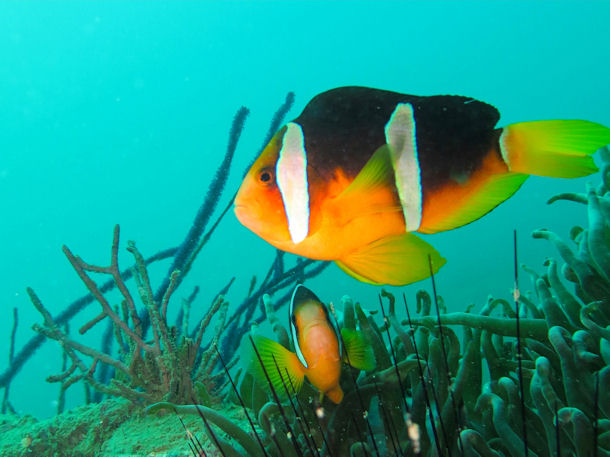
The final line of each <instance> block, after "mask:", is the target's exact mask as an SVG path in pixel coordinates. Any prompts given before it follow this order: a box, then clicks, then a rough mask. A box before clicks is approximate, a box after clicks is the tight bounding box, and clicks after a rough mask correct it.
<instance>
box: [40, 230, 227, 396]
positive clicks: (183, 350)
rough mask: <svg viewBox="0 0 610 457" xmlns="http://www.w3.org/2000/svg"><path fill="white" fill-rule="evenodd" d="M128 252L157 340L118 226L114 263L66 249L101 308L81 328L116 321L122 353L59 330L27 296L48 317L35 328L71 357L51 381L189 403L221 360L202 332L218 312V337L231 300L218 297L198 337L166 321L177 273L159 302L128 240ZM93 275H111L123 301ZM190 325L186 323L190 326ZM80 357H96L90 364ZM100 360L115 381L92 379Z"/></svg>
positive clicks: (208, 383) (209, 380)
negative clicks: (116, 302) (131, 283)
mask: <svg viewBox="0 0 610 457" xmlns="http://www.w3.org/2000/svg"><path fill="white" fill-rule="evenodd" d="M128 246H129V247H128V248H127V249H128V251H130V252H131V253H132V254H133V256H134V259H135V264H136V267H135V271H134V278H135V280H136V284H137V288H138V295H139V298H140V301H141V303H142V305H143V307H144V309H145V310H146V312H147V313H148V316H149V320H150V322H151V327H152V335H153V340H152V342H147V341H146V340H145V339H144V335H143V330H142V325H141V320H140V317H139V314H138V309H139V308H140V307H139V306H137V300H136V299H135V298H134V297H133V295H132V293H131V292H130V290H129V288H128V287H127V285H126V283H125V281H124V280H123V278H122V277H121V275H120V269H119V263H118V249H119V227H118V226H116V227H115V230H114V237H113V242H112V249H111V260H110V265H109V266H107V267H99V266H95V265H91V264H88V263H86V262H84V261H83V260H82V259H81V258H80V257H76V256H74V255H73V254H72V252H71V251H70V250H69V249H68V248H67V247H65V246H64V253H65V254H66V256H67V257H68V260H69V261H70V263H71V264H72V266H73V267H74V269H75V270H76V272H77V273H78V275H79V277H80V278H81V279H82V281H83V282H84V283H85V285H86V286H87V288H88V289H89V291H90V292H91V294H92V295H93V296H94V297H95V298H96V300H97V301H98V302H99V304H100V306H101V308H102V310H101V312H100V314H98V315H97V316H96V317H95V318H93V319H92V320H91V321H90V322H88V323H86V324H85V325H83V326H82V327H81V328H80V333H81V334H84V333H86V332H87V331H88V330H90V329H91V328H93V327H94V326H95V325H96V324H98V323H100V322H102V321H103V320H105V319H109V320H110V321H111V322H112V325H113V331H114V337H115V340H116V343H117V346H118V348H119V351H118V352H119V355H118V357H113V356H112V355H110V354H107V353H104V352H101V351H99V350H97V349H94V348H91V347H88V346H85V345H83V344H81V343H79V342H77V341H74V340H72V339H70V338H69V337H68V336H67V335H66V334H65V333H64V332H63V331H62V330H60V329H59V328H58V326H57V325H56V323H55V322H54V320H53V318H52V317H51V315H50V314H49V312H48V311H47V310H46V309H45V307H44V306H43V305H42V303H41V301H40V299H39V298H38V297H37V296H36V294H35V293H34V291H33V290H32V289H28V294H29V295H30V298H31V299H32V302H33V303H34V305H35V306H36V308H37V309H38V311H40V313H41V314H42V316H43V318H44V324H43V325H42V326H40V325H35V326H34V330H36V331H38V332H40V333H42V334H44V335H45V336H46V337H48V338H51V339H54V340H57V341H58V342H59V343H60V344H61V345H62V347H63V349H64V351H65V353H66V354H67V355H68V357H69V358H70V361H71V365H70V367H69V368H68V369H67V370H66V371H65V372H64V373H62V374H60V375H58V376H53V377H51V378H49V381H55V382H61V383H62V389H64V390H65V389H66V388H67V387H68V386H70V385H72V384H74V383H75V382H76V381H79V380H84V381H86V382H87V383H88V384H90V385H91V386H92V387H93V388H95V389H96V390H98V391H100V392H103V393H105V394H108V395H113V396H123V397H126V398H129V399H131V400H137V399H144V400H146V401H148V402H154V401H161V400H168V401H172V402H176V403H181V404H182V403H186V402H190V401H192V399H193V398H198V399H199V401H204V398H201V395H196V392H195V390H194V386H195V385H196V384H197V383H201V385H203V386H208V387H209V386H212V385H213V381H214V379H213V377H212V374H211V371H212V368H213V366H214V364H215V362H216V354H213V353H210V352H203V353H201V348H202V341H203V336H204V333H205V331H206V328H207V327H208V325H209V324H210V321H211V319H212V317H213V316H214V315H217V316H218V324H217V328H216V332H215V334H214V336H213V339H212V341H213V342H214V343H215V342H216V341H218V338H219V336H220V332H221V331H222V328H223V323H224V319H225V317H226V309H227V305H228V303H227V302H226V301H225V299H224V298H223V296H222V295H219V296H218V297H217V298H216V299H215V300H214V303H213V304H212V305H211V306H210V308H209V310H208V312H207V313H206V316H205V317H204V318H203V319H202V320H201V322H200V324H199V327H198V330H197V333H196V335H195V336H194V338H191V337H189V335H188V334H183V333H182V332H178V331H177V330H176V328H175V327H170V326H169V325H168V323H167V309H168V304H169V301H170V298H171V295H172V293H173V291H174V287H175V280H176V278H177V276H178V272H175V273H174V274H173V275H172V276H171V280H170V284H169V287H168V289H167V291H166V293H165V295H164V296H163V298H162V300H161V303H157V302H156V301H155V300H154V297H153V292H152V286H151V284H150V280H149V278H148V273H147V270H146V265H145V262H144V258H143V257H142V255H141V254H140V253H139V251H138V250H137V249H136V247H135V244H134V243H133V242H129V244H128ZM90 273H102V274H107V275H110V276H112V278H113V280H114V281H115V282H116V285H117V289H118V290H119V291H120V293H121V305H120V307H119V306H114V307H113V306H112V305H111V304H110V302H109V300H108V299H107V298H106V297H105V296H104V294H103V293H102V292H101V291H100V290H99V288H98V286H97V285H96V283H95V282H94V281H93V280H92V279H91V277H90ZM186 327H188V323H186V324H185V328H186ZM81 355H84V356H87V357H89V358H91V359H92V362H91V363H90V364H87V363H86V362H85V361H84V360H83V358H82V356H81ZM98 363H103V364H106V365H109V366H111V367H113V368H114V370H115V377H114V379H112V380H111V382H110V384H108V385H105V384H103V383H100V382H99V381H98V380H96V379H95V378H94V377H93V373H94V371H95V368H96V366H97V364H98Z"/></svg>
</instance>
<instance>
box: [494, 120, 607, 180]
mask: <svg viewBox="0 0 610 457" xmlns="http://www.w3.org/2000/svg"><path fill="white" fill-rule="evenodd" d="M607 144H610V129H609V128H607V127H604V126H603V125H600V124H596V123H595V122H589V121H580V120H555V121H535V122H521V123H518V124H511V125H508V126H506V127H504V129H503V131H502V135H501V136H500V149H501V152H502V157H503V158H504V160H505V162H506V163H507V164H508V167H509V169H510V171H512V172H517V173H527V174H530V175H538V176H549V177H553V178H578V177H580V176H587V175H590V174H591V173H595V172H596V171H597V167H596V166H595V163H594V162H593V157H592V156H593V154H594V153H595V151H597V150H598V149H599V148H601V147H603V146H606V145H607Z"/></svg>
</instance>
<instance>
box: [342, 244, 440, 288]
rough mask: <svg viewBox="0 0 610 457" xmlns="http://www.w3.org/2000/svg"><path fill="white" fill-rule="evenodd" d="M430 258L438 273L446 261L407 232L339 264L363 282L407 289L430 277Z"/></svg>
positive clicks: (433, 268) (362, 249)
mask: <svg viewBox="0 0 610 457" xmlns="http://www.w3.org/2000/svg"><path fill="white" fill-rule="evenodd" d="M428 258H430V260H431V262H432V271H433V272H434V273H436V272H437V271H438V270H439V268H440V267H442V266H443V265H444V264H445V262H446V260H445V259H444V258H442V257H441V255H440V254H439V253H438V252H437V251H436V249H434V248H433V247H432V246H430V245H429V244H428V243H426V242H425V241H423V240H422V239H420V238H419V237H417V236H416V235H414V234H412V233H404V234H402V235H393V236H388V237H385V238H382V239H380V240H377V241H374V242H373V243H370V244H368V245H367V246H364V247H362V248H361V249H358V250H356V251H354V252H352V253H351V254H349V255H348V256H346V257H344V258H342V259H339V260H337V261H336V263H337V265H338V266H339V267H340V268H341V269H342V270H343V271H345V272H346V273H347V274H349V275H351V276H353V277H354V278H356V279H358V280H359V281H362V282H367V283H370V284H388V285H392V286H403V285H405V284H411V283H413V282H416V281H421V280H422V279H425V278H427V277H429V276H430V266H429V263H428Z"/></svg>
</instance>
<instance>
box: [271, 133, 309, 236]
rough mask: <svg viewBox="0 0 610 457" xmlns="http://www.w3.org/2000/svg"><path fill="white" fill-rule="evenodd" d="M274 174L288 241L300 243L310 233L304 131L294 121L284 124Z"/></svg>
mask: <svg viewBox="0 0 610 457" xmlns="http://www.w3.org/2000/svg"><path fill="white" fill-rule="evenodd" d="M275 175H276V181H277V185H278V187H279V189H280V193H281V194H282V201H283V202H284V210H285V211H286V218H287V219H288V230H289V232H290V238H291V239H292V242H293V243H295V244H296V243H300V242H301V241H303V240H304V239H305V238H306V237H307V234H308V232H309V189H308V184H307V153H306V152H305V142H304V138H303V130H302V129H301V127H300V126H299V125H298V124H295V123H294V122H289V123H288V124H287V125H286V133H284V138H283V144H282V149H280V155H279V158H278V161H277V164H276V166H275Z"/></svg>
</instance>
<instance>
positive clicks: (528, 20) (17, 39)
mask: <svg viewBox="0 0 610 457" xmlns="http://www.w3.org/2000/svg"><path fill="white" fill-rule="evenodd" d="M609 18H610V3H609V2H607V1H584V2H583V1H556V2H547V1H544V2H542V1H541V2H535V1H534V2H532V1H528V2H525V1H524V2H515V1H493V2H483V1H459V2H458V1H447V2H440V1H438V2H437V1H404V2H398V1H391V2H386V1H375V2H372V1H371V2H359V1H350V2H347V1H337V2H329V1H286V2H280V1H269V2H267V1H250V2H245V1H222V2H215V1H205V2H203V1H202V2H180V1H171V2H170V1H167V2H166V1H154V2H143V1H142V2H140V1H132V2H124V1H105V2H62V1H39V2H34V1H24V2H2V3H0V56H1V58H2V63H1V64H0V126H1V128H0V132H1V134H0V197H1V198H0V240H2V250H1V255H0V277H1V278H2V280H1V281H0V305H1V307H0V348H7V347H8V343H9V338H10V332H11V328H12V324H13V322H12V315H13V313H12V309H13V308H15V307H16V308H18V310H19V326H18V330H17V336H16V345H17V348H20V347H21V346H22V345H23V344H24V343H25V342H26V341H28V340H29V339H30V338H31V337H32V336H33V335H34V332H33V331H32V330H31V326H32V324H33V323H35V322H40V321H41V317H40V315H39V314H38V312H37V311H36V310H35V309H34V307H33V306H32V304H31V303H30V301H29V299H28V297H27V295H26V294H25V287H26V286H31V287H33V288H34V289H35V290H36V292H37V294H38V295H39V296H40V297H41V299H42V300H43V302H44V303H45V305H46V306H47V308H48V309H49V310H50V311H51V312H52V313H53V314H56V313H59V312H60V311H61V310H62V309H64V308H65V307H66V306H67V305H68V304H69V303H71V302H72V301H73V300H74V299H76V298H78V297H80V296H81V295H83V294H84V293H85V292H86V289H85V288H84V286H83V285H82V283H81V281H80V280H79V278H78V276H77V275H76V274H75V273H74V271H73V269H72V267H71V266H70V264H69V263H68V261H67V260H66V258H65V256H64V255H63V254H62V252H61V246H62V245H63V244H66V245H68V246H69V247H70V249H72V250H73V251H74V252H76V253H79V254H80V255H82V256H83V257H84V258H85V259H86V260H87V261H88V262H90V263H95V264H106V263H107V262H108V261H109V248H110V244H111V241H112V230H113V226H114V224H117V223H118V224H120V225H121V234H122V239H121V256H122V258H123V257H124V258H125V261H124V262H123V264H124V265H127V264H128V263H129V262H130V261H131V259H130V258H129V257H127V255H126V253H125V249H124V248H125V246H126V242H127V240H135V241H136V242H137V246H138V248H139V249H140V251H142V252H143V253H144V255H145V256H148V255H152V254H153V253H155V252H157V251H159V250H161V249H165V248H168V247H173V246H175V245H177V244H178V243H180V242H181V240H182V239H183V238H184V236H185V235H186V233H187V231H188V229H189V227H190V224H191V222H192V220H193V217H194V215H195V213H196V212H197V209H198V208H199V206H200V204H201V202H202V201H203V199H204V197H205V193H206V190H207V188H208V183H209V182H210V181H211V179H212V178H213V175H214V173H215V170H216V168H217V166H218V164H219V163H220V162H221V160H222V157H223V155H224V152H225V150H226V146H227V136H228V132H229V128H230V126H231V120H232V118H233V116H234V114H235V112H236V111H237V110H238V108H239V107H240V106H242V105H243V106H247V107H248V108H249V109H250V115H249V117H248V119H247V122H246V125H245V128H244V131H243V134H242V137H241V139H240V142H239V145H238V149H237V152H236V155H235V159H234V164H233V166H232V169H231V174H230V176H229V181H228V184H227V191H226V192H225V193H224V194H223V195H222V200H221V202H220V204H219V209H221V208H223V207H224V206H225V205H226V204H227V203H228V201H229V199H230V198H231V195H233V193H234V191H235V190H236V189H237V187H238V186H239V184H240V182H241V179H242V177H243V173H244V171H245V169H246V167H247V166H248V164H249V163H250V162H251V161H252V160H253V159H254V158H255V157H256V156H257V155H258V152H259V150H260V148H261V146H262V142H263V140H264V137H265V134H266V132H267V129H268V126H269V122H270V119H271V117H272V116H273V114H274V112H275V111H276V110H277V108H278V106H279V105H280V104H281V103H282V102H283V100H284V98H285V96H286V94H287V93H288V92H289V91H294V93H295V95H296V100H295V103H294V106H293V108H292V111H291V112H290V113H289V114H288V116H287V119H292V118H293V117H295V116H296V115H298V113H299V112H300V111H301V109H302V108H303V107H304V106H305V104H306V103H307V101H308V100H309V99H310V98H311V97H312V96H314V95H315V94H318V93H320V92H322V91H324V90H327V89H330V88H333V87H337V86H343V85H363V86H370V87H376V88H381V89H387V90H392V91H397V92H403V93H409V94H416V95H433V94H459V95H467V96H471V97H474V98H477V99H480V100H483V101H486V102H488V103H490V104H493V105H494V106H496V107H497V108H498V109H499V110H500V112H501V115H502V117H501V120H500V125H505V124H508V123H512V122H519V121H527V120H539V119H555V118H558V119H561V118H566V119H570V118H573V119H587V120H590V121H594V122H598V123H601V124H604V125H610V90H609V89H608V75H610V47H609V46H608V43H609V41H608V19H609ZM589 181H591V182H597V181H598V178H597V177H596V176H593V177H588V178H583V179H580V180H561V179H548V178H538V177H532V178H530V179H529V180H528V181H527V182H526V183H525V185H524V186H523V187H522V189H521V190H520V191H519V192H518V193H517V194H516V195H515V196H514V197H513V198H511V199H509V200H508V201H507V202H505V203H503V204H502V205H501V206H500V207H498V208H497V209H496V210H494V211H493V212H492V213H491V214H489V215H487V216H486V217H484V218H482V219H481V220H479V221H476V222H474V223H472V224H470V225H467V226H465V227H463V228H460V229H457V230H453V231H450V232H446V233H442V234H438V235H433V236H429V237H426V240H427V241H429V242H430V243H431V244H433V245H434V246H435V247H436V248H437V249H438V251H439V252H440V253H441V255H443V256H444V257H445V258H446V259H447V264H446V266H444V267H443V268H442V269H441V271H440V272H439V273H438V275H437V277H436V280H437V286H438V288H439V293H440V294H441V295H442V296H443V297H444V299H445V303H446V305H447V307H448V309H449V310H450V311H460V310H464V309H465V308H466V307H467V306H468V305H469V304H471V303H475V304H476V305H478V306H482V305H483V304H484V303H485V301H486V299H487V296H488V295H489V294H492V295H494V296H497V297H504V298H510V293H511V292H510V290H511V288H512V285H513V272H512V270H513V254H512V253H513V245H512V236H513V230H514V229H516V230H517V232H518V234H519V256H520V258H519V260H520V262H522V263H525V264H527V265H529V266H531V267H534V268H539V267H541V265H542V262H543V261H544V258H545V257H546V256H547V255H549V246H548V245H547V244H546V243H545V242H543V241H539V240H534V239H532V238H531V236H530V234H531V232H532V230H534V229H537V228H540V227H546V226H552V228H553V230H554V231H555V232H557V233H559V234H560V235H562V236H564V237H566V238H567V233H568V231H569V229H570V227H572V226H573V225H575V224H579V223H583V222H582V221H584V219H585V213H586V209H585V208H584V207H579V206H576V205H567V204H561V203H559V204H554V205H551V206H547V205H546V200H547V199H548V198H549V197H551V196H552V195H554V194H556V193H559V192H569V191H580V190H581V189H583V188H584V183H586V182H589ZM274 256H275V249H273V248H272V247H271V246H270V245H268V244H267V243H266V242H264V241H263V240H261V239H259V238H258V237H256V236H255V235H254V234H252V233H251V232H249V231H248V230H247V229H245V228H244V227H242V226H241V225H240V224H239V223H238V221H237V220H236V218H235V217H234V215H233V214H232V213H230V214H228V215H227V216H226V217H225V218H224V219H223V220H222V223H221V225H220V226H219V228H218V231H217V232H216V233H215V235H214V237H213V239H212V240H211V241H210V243H208V244H207V245H206V246H205V247H204V250H203V251H202V253H201V254H200V256H199V258H198V259H197V261H196V263H195V264H194V266H193V270H192V271H191V272H190V274H189V276H188V277H187V279H186V280H185V282H184V283H183V284H182V285H181V289H180V290H179V291H178V292H177V294H178V295H179V296H184V295H188V294H189V293H190V291H191V290H192V288H193V286H195V285H198V286H199V287H200V288H201V292H200V299H199V306H200V307H204V306H205V307H207V304H208V303H210V301H211V300H212V298H213V297H214V296H215V294H216V293H217V292H218V291H219V290H220V289H221V288H222V287H223V286H224V285H225V284H226V283H227V282H228V281H229V279H230V278H231V277H233V276H235V277H236V281H235V284H234V285H233V286H232V288H231V290H230V291H229V293H228V294H227V299H228V300H229V301H230V302H231V300H232V298H234V297H235V300H237V297H239V298H241V297H242V296H243V295H244V294H245V293H246V292H247V290H248V286H249V283H250V279H251V277H252V275H253V274H257V275H264V273H265V272H266V270H267V268H268V265H269V263H270V262H271V261H272V260H273V258H274ZM290 257H291V258H292V256H290ZM167 268H168V263H167V261H166V262H165V263H164V262H161V263H159V264H156V265H155V266H153V267H151V274H152V280H153V283H156V282H158V281H160V280H161V278H162V277H163V276H164V275H165V274H166V272H167ZM523 281H524V283H525V282H526V278H524V279H523ZM307 286H308V287H309V288H311V289H312V290H314V291H315V292H316V294H317V295H318V296H319V297H320V298H321V299H322V300H324V301H326V302H328V301H334V302H338V301H339V300H340V298H341V297H342V296H343V295H344V294H347V293H349V294H350V295H351V296H352V297H356V298H357V299H358V300H359V301H360V302H361V303H362V304H363V306H364V307H365V308H367V307H369V308H370V309H375V308H376V307H377V303H378V302H377V294H378V293H379V290H380V288H378V287H374V286H370V285H366V284H362V283H359V282H357V281H356V280H354V279H352V278H351V277H349V276H347V275H345V274H344V273H343V272H341V271H340V270H339V269H338V268H337V267H336V266H334V265H333V266H331V267H329V268H328V269H326V270H325V271H324V272H323V273H322V274H321V275H320V276H318V277H316V278H314V279H312V280H310V281H308V282H307ZM528 286H529V284H527V285H526V284H524V285H523V286H522V287H523V288H528ZM420 288H426V289H429V288H430V285H429V282H428V281H423V282H421V283H418V284H414V285H411V286H408V287H405V288H401V289H400V290H401V291H402V290H404V291H406V293H407V297H408V298H409V297H412V296H414V293H415V290H417V289H420ZM204 304H205V305H204ZM89 308H90V309H88V310H87V311H86V312H85V313H83V316H79V322H80V321H82V322H85V321H86V320H88V319H90V318H91V317H93V316H94V315H95V314H97V313H98V312H99V309H98V307H97V305H92V306H90V307H89ZM205 311H206V309H197V308H196V307H194V308H193V310H192V311H191V313H198V312H199V313H201V314H203V313H204V312H205ZM279 316H280V318H281V319H286V317H285V314H284V313H283V312H281V313H279ZM74 328H75V329H76V328H77V327H76V326H74ZM100 334H101V329H100V330H99V331H97V332H95V331H94V332H91V333H88V334H87V335H85V336H84V337H79V338H80V340H82V341H99V338H100ZM3 352H4V350H3ZM7 365H8V357H7V356H5V355H4V354H1V353H0V370H2V371H4V369H6V367H7ZM60 366H61V351H60V348H59V346H58V345H57V343H55V342H47V343H45V344H44V345H43V347H42V348H41V349H40V350H39V351H38V352H37V353H36V355H35V356H34V357H32V358H31V359H30V360H29V361H28V362H27V363H26V364H25V366H24V367H23V369H22V370H21V372H20V373H19V374H18V375H17V377H16V378H15V379H14V381H13V383H12V385H11V396H10V401H11V404H12V405H13V406H14V407H15V409H16V410H17V412H18V413H19V414H32V415H34V416H36V417H38V418H46V417H50V416H53V415H54V414H55V412H56V402H57V386H56V385H51V384H48V383H46V382H45V378H46V377H47V376H48V375H49V374H51V373H56V372H59V371H60ZM82 403H83V395H82V389H71V390H70V391H69V392H68V398H67V405H66V406H67V408H70V407H73V406H76V405H80V404H82Z"/></svg>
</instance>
